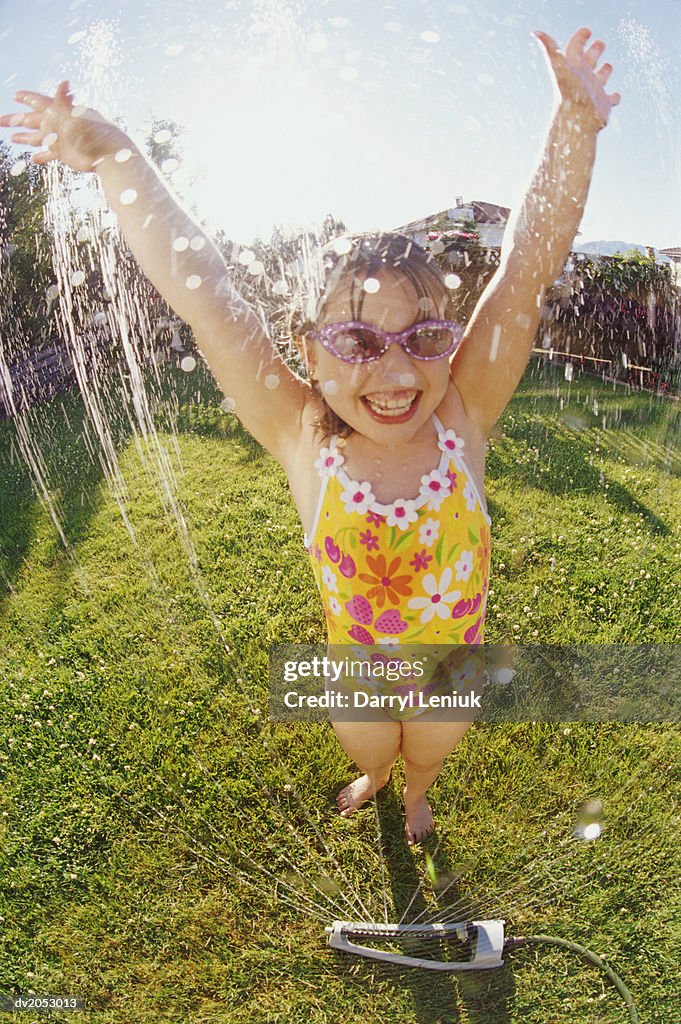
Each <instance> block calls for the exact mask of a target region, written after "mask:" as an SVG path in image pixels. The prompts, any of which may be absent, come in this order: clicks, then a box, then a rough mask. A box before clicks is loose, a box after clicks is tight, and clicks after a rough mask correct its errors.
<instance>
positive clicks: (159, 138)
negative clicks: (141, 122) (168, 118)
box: [154, 128, 173, 146]
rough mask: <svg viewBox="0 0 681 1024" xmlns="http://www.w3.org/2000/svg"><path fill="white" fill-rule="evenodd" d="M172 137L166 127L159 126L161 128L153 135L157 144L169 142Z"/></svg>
mask: <svg viewBox="0 0 681 1024" xmlns="http://www.w3.org/2000/svg"><path fill="white" fill-rule="evenodd" d="M172 137H173V136H172V133H171V132H170V131H169V130H168V129H167V128H161V130H160V131H158V132H156V134H155V135H154V142H156V143H158V145H159V146H162V145H163V144H164V143H165V142H170V140H171V139H172Z"/></svg>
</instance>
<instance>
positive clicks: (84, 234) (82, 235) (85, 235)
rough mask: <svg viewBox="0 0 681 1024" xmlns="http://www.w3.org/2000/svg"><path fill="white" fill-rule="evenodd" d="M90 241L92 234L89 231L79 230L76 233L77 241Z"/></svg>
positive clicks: (85, 229)
mask: <svg viewBox="0 0 681 1024" xmlns="http://www.w3.org/2000/svg"><path fill="white" fill-rule="evenodd" d="M89 240H90V232H89V231H88V229H87V228H78V230H77V232H76V241H77V242H89Z"/></svg>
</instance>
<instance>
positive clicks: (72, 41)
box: [66, 32, 85, 46]
mask: <svg viewBox="0 0 681 1024" xmlns="http://www.w3.org/2000/svg"><path fill="white" fill-rule="evenodd" d="M81 39H85V32H74V33H73V35H70V36H69V38H68V39H67V40H66V42H67V43H68V44H69V46H75V45H76V43H79V42H80V41H81Z"/></svg>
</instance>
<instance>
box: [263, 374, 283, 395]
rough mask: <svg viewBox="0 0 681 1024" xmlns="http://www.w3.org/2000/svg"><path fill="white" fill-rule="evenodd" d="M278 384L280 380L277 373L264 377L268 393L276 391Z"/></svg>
mask: <svg viewBox="0 0 681 1024" xmlns="http://www.w3.org/2000/svg"><path fill="white" fill-rule="evenodd" d="M280 384H281V380H280V378H279V374H278V373H268V375H267V376H266V377H265V387H266V388H267V390H268V391H276V389H277V388H278V387H279V385H280Z"/></svg>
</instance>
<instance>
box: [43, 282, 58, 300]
mask: <svg viewBox="0 0 681 1024" xmlns="http://www.w3.org/2000/svg"><path fill="white" fill-rule="evenodd" d="M45 296H46V298H47V301H48V302H54V300H55V299H58V298H59V288H58V286H57V285H56V284H51V285H50V287H49V288H48V289H47V291H46V292H45Z"/></svg>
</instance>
